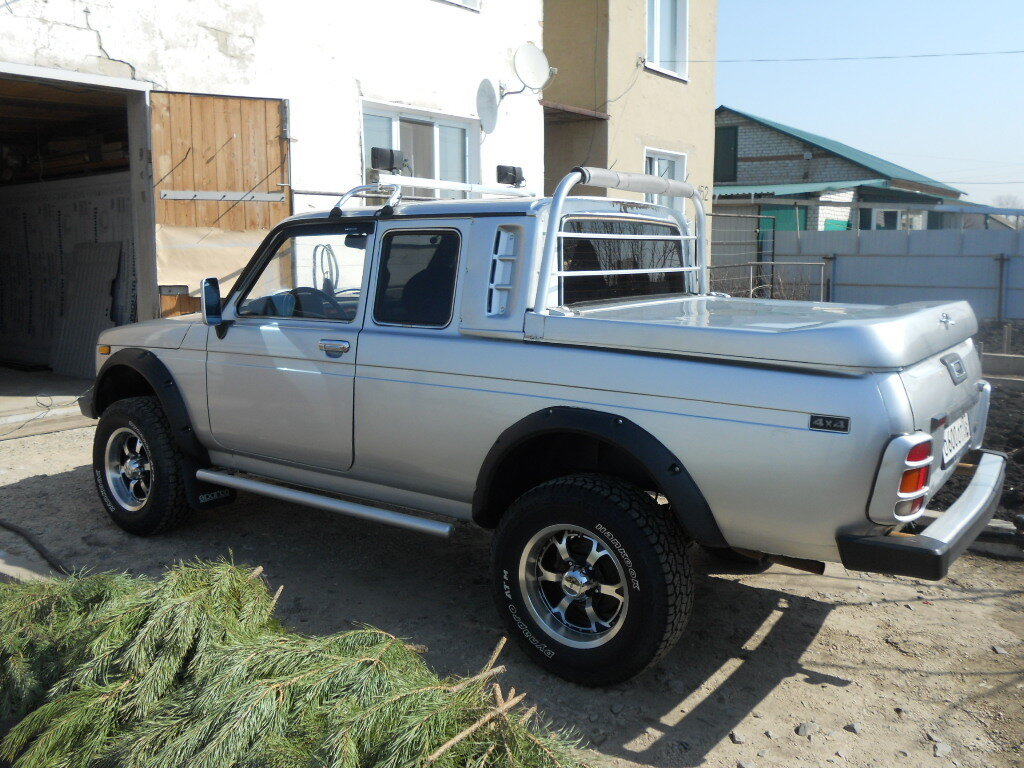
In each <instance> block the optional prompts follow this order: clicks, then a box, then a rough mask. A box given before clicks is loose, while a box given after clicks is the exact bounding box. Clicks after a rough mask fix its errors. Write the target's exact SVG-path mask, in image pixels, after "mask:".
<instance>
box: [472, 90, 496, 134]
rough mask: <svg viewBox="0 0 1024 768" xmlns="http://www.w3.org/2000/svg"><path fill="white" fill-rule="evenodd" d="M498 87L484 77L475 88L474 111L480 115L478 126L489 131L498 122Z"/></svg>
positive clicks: (484, 130) (486, 131)
mask: <svg viewBox="0 0 1024 768" xmlns="http://www.w3.org/2000/svg"><path fill="white" fill-rule="evenodd" d="M499 101H500V99H499V98H498V89H497V88H495V87H494V83H492V82H491V81H490V80H488V79H486V78H484V79H483V80H481V81H480V85H479V86H478V87H477V89H476V113H477V114H478V115H479V116H480V128H481V130H483V132H484V133H491V132H492V131H493V130H494V126H496V125H497V124H498V102H499Z"/></svg>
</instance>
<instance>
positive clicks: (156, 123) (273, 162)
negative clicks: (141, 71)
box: [150, 91, 291, 230]
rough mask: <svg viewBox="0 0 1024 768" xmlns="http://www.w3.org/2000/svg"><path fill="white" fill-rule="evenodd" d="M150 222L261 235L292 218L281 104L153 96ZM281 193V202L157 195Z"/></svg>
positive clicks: (278, 101)
mask: <svg viewBox="0 0 1024 768" xmlns="http://www.w3.org/2000/svg"><path fill="white" fill-rule="evenodd" d="M150 98H151V106H152V134H153V181H154V198H155V200H156V222H157V224H162V225H167V226H184V227H216V228H218V229H224V230H265V229H268V228H270V227H272V226H273V225H274V224H276V223H277V222H278V221H280V220H281V219H283V218H285V217H286V216H289V215H290V214H291V188H290V187H288V186H282V185H287V183H288V181H289V175H290V174H289V168H288V160H289V157H288V139H287V137H286V125H285V102H284V101H283V100H281V99H254V98H242V97H234V96H201V95H197V94H193V93H171V92H167V91H153V92H152V93H151V94H150ZM164 191H167V192H173V193H174V194H175V196H176V197H180V196H181V193H187V192H202V193H217V192H220V193H227V196H228V198H230V197H231V196H232V195H233V196H235V197H237V196H238V194H239V193H253V192H255V193H274V194H283V196H284V197H283V200H279V201H269V202H268V201H266V200H254V201H245V200H237V199H235V200H232V199H225V200H216V199H215V200H210V199H167V198H166V197H162V196H161V192H164Z"/></svg>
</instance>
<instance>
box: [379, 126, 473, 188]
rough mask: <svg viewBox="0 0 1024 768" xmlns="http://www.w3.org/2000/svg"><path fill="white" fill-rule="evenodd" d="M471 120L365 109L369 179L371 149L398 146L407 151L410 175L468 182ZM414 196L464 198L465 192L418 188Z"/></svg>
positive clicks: (404, 151) (396, 147)
mask: <svg viewBox="0 0 1024 768" xmlns="http://www.w3.org/2000/svg"><path fill="white" fill-rule="evenodd" d="M471 125H472V124H471V123H470V122H468V121H462V120H456V119H448V118H440V117H433V116H424V115H419V114H406V113H404V112H397V111H395V112H392V111H389V110H385V109H381V108H375V107H374V108H366V109H364V110H363V168H364V177H366V178H367V179H368V177H369V174H370V171H371V167H370V150H371V149H372V148H373V147H384V148H385V149H397V150H399V151H401V152H402V153H403V154H404V155H405V159H406V161H407V162H408V168H406V169H405V170H403V171H402V173H403V174H405V175H407V176H417V177H419V178H426V179H442V180H444V181H462V182H468V181H469V177H470V175H471V173H472V171H471V165H473V163H472V162H471V160H472V158H471V156H470V149H471V146H470V142H469V136H470V135H471V132H470V128H471ZM409 194H410V195H412V196H414V197H438V196H440V197H446V198H463V197H465V196H466V193H465V192H450V191H439V190H435V189H425V188H416V189H412V190H410V191H409Z"/></svg>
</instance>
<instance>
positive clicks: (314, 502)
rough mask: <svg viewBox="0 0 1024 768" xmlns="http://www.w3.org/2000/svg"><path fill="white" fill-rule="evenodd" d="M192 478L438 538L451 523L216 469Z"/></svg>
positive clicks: (450, 529)
mask: <svg viewBox="0 0 1024 768" xmlns="http://www.w3.org/2000/svg"><path fill="white" fill-rule="evenodd" d="M196 478H197V479H199V480H202V481H204V482H207V483H213V484H214V485H222V486H224V487H226V488H236V489H237V490H239V491H249V492H250V493H257V494H259V495H260V496H269V497H270V498H272V499H280V500H281V501H290V502H292V503H294V504H303V505H305V506H307V507H315V508H316V509H325V510H327V511H328V512H337V513H339V514H342V515H349V516H350V517H358V518H359V519H361V520H373V521H375V522H378V523H385V524H386V525H394V526H397V527H398V528H406V529H408V530H410V531H418V532H419V533H430V534H433V535H434V536H441V537H442V538H447V537H448V536H449V535H450V534H451V532H452V524H451V523H442V522H438V521H437V520H427V519H425V518H422V517H416V516H415V515H407V514H405V513H404V512H395V511H393V510H390V509H378V508H377V507H370V506H367V505H366V504H357V503H356V502H354V501H344V500H342V499H338V498H335V497H334V496H322V495H321V494H319V493H310V492H309V491H300V490H297V489H295V488H288V487H285V486H283V485H275V484H274V483H268V482H264V481H262V480H252V479H251V478H248V477H240V476H239V475H233V474H231V473H229V472H224V471H221V470H217V469H200V470H198V471H197V472H196Z"/></svg>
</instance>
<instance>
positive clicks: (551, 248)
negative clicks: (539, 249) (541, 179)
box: [533, 166, 708, 315]
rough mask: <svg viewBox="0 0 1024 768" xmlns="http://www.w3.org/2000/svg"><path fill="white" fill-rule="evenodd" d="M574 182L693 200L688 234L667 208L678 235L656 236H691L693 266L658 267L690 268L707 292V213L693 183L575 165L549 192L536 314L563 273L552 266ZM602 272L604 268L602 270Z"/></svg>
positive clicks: (677, 213)
mask: <svg viewBox="0 0 1024 768" xmlns="http://www.w3.org/2000/svg"><path fill="white" fill-rule="evenodd" d="M577 184H589V185H591V186H595V187H604V188H606V189H621V190H625V191H628V192H643V193H645V194H653V195H669V196H671V197H686V198H689V199H691V200H693V207H694V209H695V210H696V217H695V222H694V224H695V227H694V228H695V230H696V231H695V232H694V234H693V235H690V234H689V231H688V230H689V227H688V225H687V223H686V219H685V218H684V217H683V214H682V212H681V211H677V210H676V209H674V208H668V209H667V210H668V212H669V213H670V215H671V216H672V218H674V219H675V221H676V223H677V224H678V225H679V231H680V233H681V236H679V237H666V238H658V239H666V240H676V239H678V240H681V241H682V240H693V242H694V262H695V264H694V266H692V267H672V268H669V269H666V270H660V271H666V272H668V271H672V272H690V271H696V272H697V274H698V284H699V285H698V290H699V291H700V293H701V295H704V294H707V292H708V254H707V231H708V228H707V222H708V219H707V213H705V211H704V201H703V200H701V196H700V192H699V191H698V190H697V189H696V187H694V186H693V185H692V184H688V183H686V182H685V181H674V180H672V179H665V178H662V177H661V176H653V175H650V174H646V173H620V172H618V171H610V170H608V169H607V168H588V167H582V166H581V167H578V168H574V169H573V170H571V171H570V172H569V173H567V174H566V175H565V177H564V178H563V179H562V180H561V181H560V182H559V183H558V187H556V188H555V194H554V195H552V196H551V207H550V208H549V209H548V229H547V234H546V235H545V237H544V255H543V258H542V259H541V265H540V275H539V279H538V280H537V295H536V298H535V300H534V305H533V311H534V312H536V313H537V314H541V315H546V314H548V306H547V304H548V293H549V291H550V290H551V280H552V279H553V278H555V277H557V276H559V275H563V274H564V273H563V272H561V270H556V269H555V264H556V263H557V260H558V251H559V243H560V241H561V240H562V239H563V238H564V237H566V236H567V235H570V236H571V235H575V234H576V233H568V232H564V231H563V230H562V209H563V208H564V207H565V200H566V198H567V197H568V196H569V192H570V191H571V190H572V188H573V187H575V186H576V185H577ZM635 271H638V270H615V273H616V274H624V273H631V272H635ZM602 273H603V272H602Z"/></svg>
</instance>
